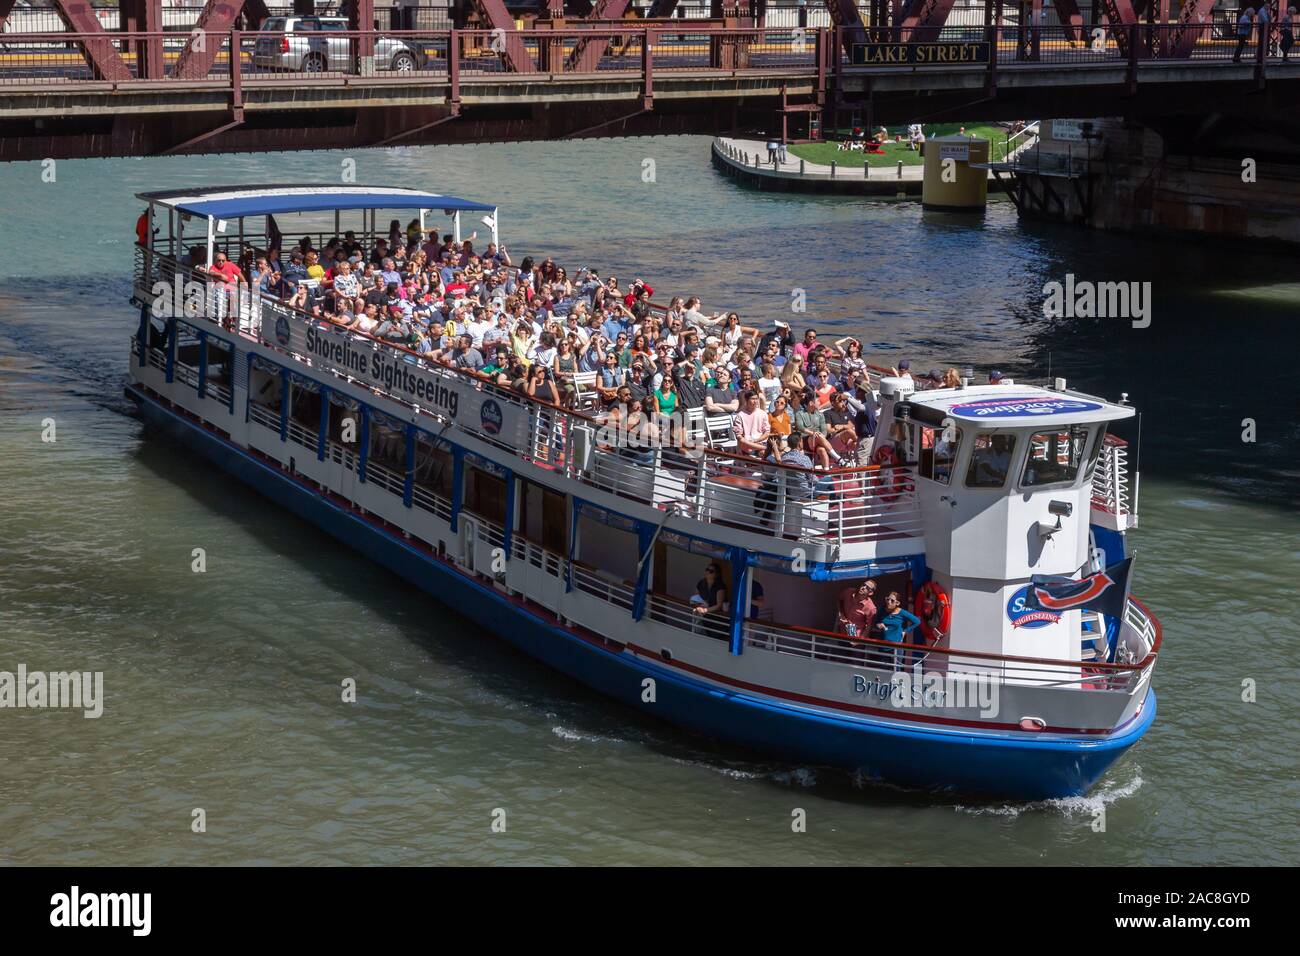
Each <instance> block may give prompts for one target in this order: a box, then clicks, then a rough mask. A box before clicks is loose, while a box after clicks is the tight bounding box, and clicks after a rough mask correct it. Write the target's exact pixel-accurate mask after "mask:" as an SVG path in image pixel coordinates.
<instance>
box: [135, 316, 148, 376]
mask: <svg viewBox="0 0 1300 956" xmlns="http://www.w3.org/2000/svg"><path fill="white" fill-rule="evenodd" d="M135 337H136V342H137V345H138V349H139V351H138V354H139V356H140V367H141V368H143V367H144V364H145V359H146V356H147V354H148V349H149V307H148V306H146V305H142V306H140V328H139V329H138V330H137V331H136V334H135Z"/></svg>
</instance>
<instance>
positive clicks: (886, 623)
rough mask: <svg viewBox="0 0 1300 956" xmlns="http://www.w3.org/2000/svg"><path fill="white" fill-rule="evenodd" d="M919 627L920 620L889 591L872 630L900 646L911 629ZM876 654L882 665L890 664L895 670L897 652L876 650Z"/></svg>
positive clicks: (894, 593)
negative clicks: (883, 607)
mask: <svg viewBox="0 0 1300 956" xmlns="http://www.w3.org/2000/svg"><path fill="white" fill-rule="evenodd" d="M920 626H921V619H920V618H919V617H917V616H916V615H915V614H913V613H912V612H911V611H908V610H906V609H905V608H904V607H903V602H902V600H901V599H900V598H899V596H898V592H897V591H890V592H889V593H888V594H887V595H885V609H884V611H882V612H881V615H880V617H879V618H877V619H876V626H875V628H874V630H876V631H880V632H882V633H881V634H880V636H881V637H883V638H884V639H885V640H887V641H890V642H891V643H894V644H902V643H903V641H904V639H905V638H906V636H907V635H908V634H910V633H911V631H912V630H913V628H917V627H920ZM909 643H910V642H909ZM877 653H878V654H879V655H880V657H881V662H882V663H884V664H886V665H889V664H892V665H893V666H894V667H895V668H897V667H898V664H899V661H898V655H899V652H898V651H894V652H893V653H892V654H891V653H890V652H889V651H886V650H884V649H878V650H877ZM904 656H906V655H904Z"/></svg>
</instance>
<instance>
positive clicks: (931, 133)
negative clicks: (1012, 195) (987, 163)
mask: <svg viewBox="0 0 1300 956" xmlns="http://www.w3.org/2000/svg"><path fill="white" fill-rule="evenodd" d="M961 127H962V124H960V123H927V124H926V125H925V135H926V137H927V138H933V137H935V136H952V135H955V134H956V133H957V132H958V131H959V130H960V129H961ZM851 132H852V130H849V129H841V130H827V131H826V136H827V137H828V139H830V140H831V141H829V142H822V143H803V144H800V145H797V146H791V147H790V153H791V155H793V156H795V157H797V158H798V159H805V160H807V161H808V162H810V163H820V164H821V165H823V166H829V165H830V164H831V163H832V162H833V163H835V164H836V165H837V166H838V167H839V168H841V169H845V168H848V167H853V168H855V169H860V168H861V167H862V163H863V162H864V161H865V162H866V163H867V164H868V165H870V166H872V167H873V168H874V167H877V166H889V167H893V166H897V165H898V164H899V163H900V162H901V163H902V164H903V165H904V166H920V165H921V162H922V160H921V154H920V152H919V151H917V150H913V149H908V148H907V143H906V142H902V143H895V142H894V141H893V140H892V139H891V140H890V141H889V142H887V143H885V144H883V146H882V147H881V148H882V149H884V151H885V152H884V155H876V154H873V153H859V152H849V151H847V150H842V149H840V148H839V140H841V139H845V138H847V137H848V136H849V134H850V133H851ZM889 132H890V134H891V135H892V134H894V133H898V134H900V135H902V136H904V137H906V135H907V127H905V126H901V127H893V126H891V127H889ZM966 132H967V134H968V135H970V136H975V137H978V138H979V139H987V140H988V141H989V151H990V152H991V153H992V156H991V157H990V158H991V159H992V160H993V161H994V162H996V161H997V160H1000V159H1002V158H1003V157H1004V156H1005V155H1006V150H1007V131H1006V130H1005V129H1003V128H1002V127H1001V126H995V125H992V124H988V123H970V124H966ZM1020 142H1023V137H1022V138H1021V139H1019V140H1017V141H1016V145H1018V144H1019V143H1020ZM1012 148H1015V146H1014V145H1013V147H1012Z"/></svg>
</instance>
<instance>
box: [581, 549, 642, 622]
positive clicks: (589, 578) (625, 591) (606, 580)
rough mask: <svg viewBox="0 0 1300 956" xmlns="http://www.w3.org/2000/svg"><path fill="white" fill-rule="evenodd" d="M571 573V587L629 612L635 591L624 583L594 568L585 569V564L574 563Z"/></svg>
mask: <svg viewBox="0 0 1300 956" xmlns="http://www.w3.org/2000/svg"><path fill="white" fill-rule="evenodd" d="M571 573H572V580H573V587H574V588H575V589H576V590H578V591H585V592H586V593H587V594H591V595H593V596H595V597H598V598H600V599H601V600H602V601H604V602H605V603H607V604H612V605H614V606H615V607H621V608H622V609H623V610H625V611H628V612H631V610H632V602H633V600H634V599H635V597H636V589H635V588H634V587H632V586H631V585H630V584H628V583H627V582H626V581H620V580H619V579H617V578H615V577H612V576H608V575H606V574H604V573H603V572H601V571H599V570H597V569H596V568H590V567H587V566H586V565H585V564H579V563H578V562H576V561H575V562H573V570H572V572H571Z"/></svg>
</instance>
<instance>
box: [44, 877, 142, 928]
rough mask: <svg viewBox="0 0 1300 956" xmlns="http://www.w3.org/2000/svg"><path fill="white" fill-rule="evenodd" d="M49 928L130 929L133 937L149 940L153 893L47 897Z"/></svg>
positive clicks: (78, 893)
mask: <svg viewBox="0 0 1300 956" xmlns="http://www.w3.org/2000/svg"><path fill="white" fill-rule="evenodd" d="M50 906H51V910H50V925H51V926H58V927H69V928H75V927H82V926H105V927H107V926H116V927H122V926H125V927H129V928H130V929H131V935H133V936H148V935H149V932H150V930H151V929H152V928H153V894H152V893H85V894H83V893H82V892H81V888H80V887H78V886H75V885H74V886H73V887H72V890H71V892H68V893H55V894H54V895H53V896H51V897H50Z"/></svg>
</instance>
